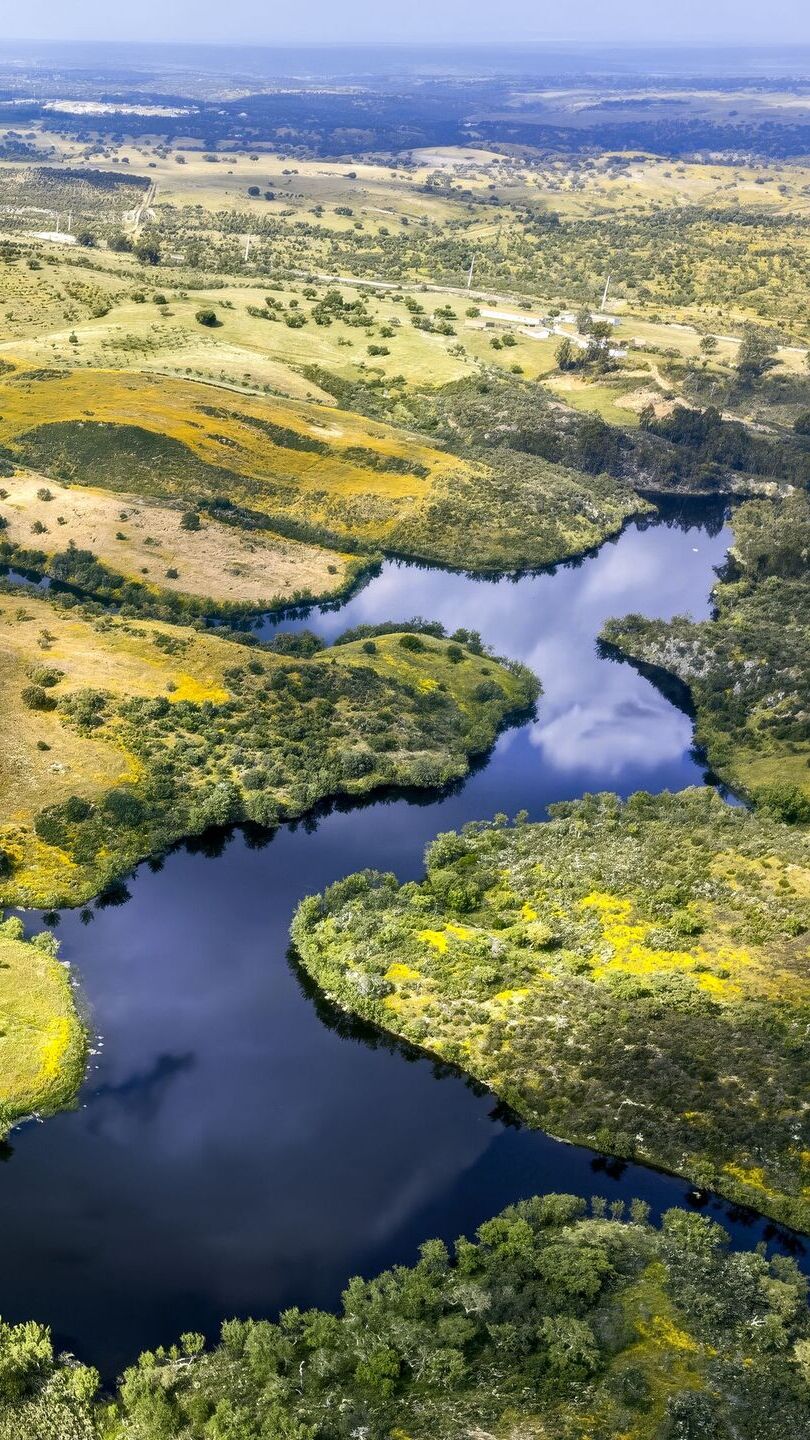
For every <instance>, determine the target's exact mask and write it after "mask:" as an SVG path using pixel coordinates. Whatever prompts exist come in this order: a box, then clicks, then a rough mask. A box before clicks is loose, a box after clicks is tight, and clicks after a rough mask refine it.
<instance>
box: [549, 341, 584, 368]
mask: <svg viewBox="0 0 810 1440" xmlns="http://www.w3.org/2000/svg"><path fill="white" fill-rule="evenodd" d="M555 359H556V361H557V369H558V370H578V369H579V367H580V365H581V364H582V361H581V360H580V357H579V353H578V351H577V349H576V347H575V346H574V343H573V341H572V340H569V338H568V336H567V335H566V336H565V337H564V338H563V339H562V340H561V341H560V343H559V345H558V346H557V351H556V355H555Z"/></svg>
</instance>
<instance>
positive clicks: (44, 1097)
mask: <svg viewBox="0 0 810 1440" xmlns="http://www.w3.org/2000/svg"><path fill="white" fill-rule="evenodd" d="M84 1061H85V1034H84V1029H83V1027H82V1025H81V1022H80V1020H79V1018H78V1015H77V1013H76V1007H75V1005H74V1001H73V992H72V990H71V984H70V978H69V972H68V970H67V969H66V967H65V966H64V965H62V964H60V962H59V961H58V960H57V958H56V946H55V942H54V941H53V939H52V937H51V936H50V935H49V934H48V933H47V932H46V933H44V934H43V935H41V936H37V937H35V938H34V940H32V941H31V940H29V941H26V940H24V939H23V938H22V926H21V924H20V922H19V921H18V920H7V921H5V922H3V923H0V1137H2V1136H3V1135H4V1134H6V1133H7V1132H8V1130H9V1129H10V1128H11V1127H12V1125H14V1124H16V1123H17V1122H18V1121H19V1120H21V1119H23V1118H24V1117H26V1116H28V1115H31V1114H34V1113H40V1114H48V1115H49V1114H52V1113H53V1112H54V1111H56V1110H60V1109H63V1108H64V1107H65V1106H67V1105H70V1104H71V1102H72V1101H73V1099H74V1097H75V1095H76V1091H77V1090H78V1087H79V1085H80V1083H81V1080H82V1076H83V1073H84Z"/></svg>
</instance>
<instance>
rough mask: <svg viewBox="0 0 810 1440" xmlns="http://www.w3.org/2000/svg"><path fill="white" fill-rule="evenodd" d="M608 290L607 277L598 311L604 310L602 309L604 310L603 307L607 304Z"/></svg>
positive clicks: (608, 281) (608, 282)
mask: <svg viewBox="0 0 810 1440" xmlns="http://www.w3.org/2000/svg"><path fill="white" fill-rule="evenodd" d="M609 289H610V276H609V275H608V277H607V280H606V281H605V293H604V295H603V296H602V304H601V305H600V306H599V309H600V310H604V308H605V306H606V304H607V297H608V290H609Z"/></svg>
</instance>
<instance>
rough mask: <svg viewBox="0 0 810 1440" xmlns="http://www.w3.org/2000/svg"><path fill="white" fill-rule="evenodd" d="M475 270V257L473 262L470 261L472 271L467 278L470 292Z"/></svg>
mask: <svg viewBox="0 0 810 1440" xmlns="http://www.w3.org/2000/svg"><path fill="white" fill-rule="evenodd" d="M474 268H475V256H474V255H473V257H472V260H471V261H470V271H469V274H468V276H467V289H468V290H469V288H470V286H471V285H472V277H473V270H474Z"/></svg>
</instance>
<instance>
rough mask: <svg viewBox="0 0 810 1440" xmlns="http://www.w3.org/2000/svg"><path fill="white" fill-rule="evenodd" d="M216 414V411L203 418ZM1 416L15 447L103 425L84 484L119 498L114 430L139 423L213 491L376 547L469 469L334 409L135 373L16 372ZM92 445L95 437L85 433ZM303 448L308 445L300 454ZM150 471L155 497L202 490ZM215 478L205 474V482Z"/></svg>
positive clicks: (123, 461) (123, 455)
mask: <svg viewBox="0 0 810 1440" xmlns="http://www.w3.org/2000/svg"><path fill="white" fill-rule="evenodd" d="M212 410H213V411H215V412H216V413H214V414H211V413H206V412H210V411H212ZM0 416H1V417H2V418H0V443H11V444H13V443H14V442H15V441H17V442H19V441H20V440H21V437H24V436H25V435H26V433H27V432H29V431H37V432H38V435H39V438H43V437H44V439H45V441H46V442H47V434H48V432H47V427H48V426H49V425H50V424H51V423H52V422H54V421H59V422H62V423H64V422H70V423H73V424H74V425H88V424H90V423H91V422H92V424H93V425H101V424H103V425H105V426H109V427H110V429H109V430H108V431H107V432H106V433H104V435H103V437H101V436H100V437H99V440H100V441H101V440H102V439H103V443H99V445H98V446H97V449H96V452H95V454H96V464H95V468H96V470H97V472H98V473H97V474H96V475H94V476H92V477H88V479H90V478H92V479H95V480H101V482H102V483H104V479H105V477H106V475H109V476H110V480H109V483H110V487H111V488H113V489H116V490H125V491H126V490H131V488H132V481H131V479H130V483H129V484H128V483H127V479H128V473H127V472H128V469H131V467H132V459H131V456H130V455H129V453H128V451H127V449H126V444H127V441H126V438H125V439H124V440H123V441H122V446H121V447H119V449H118V452H117V451H116V434H115V429H114V428H113V427H118V426H122V427H135V430H136V432H137V431H139V432H146V434H147V436H148V435H151V436H154V437H155V443H157V444H160V443H161V442H162V441H169V442H176V443H178V444H180V445H182V446H184V447H185V448H186V449H187V450H188V452H189V453H190V455H191V456H192V457H193V458H194V459H195V460H197V461H203V462H205V464H206V465H208V466H213V467H216V469H217V470H221V471H224V472H225V473H224V474H223V475H222V477H221V480H217V484H218V486H219V493H225V494H227V495H229V497H230V498H232V499H236V500H242V501H243V502H245V503H248V504H249V505H250V506H251V508H255V509H258V510H261V511H264V512H265V513H266V514H268V515H271V516H272V515H273V514H277V513H282V514H284V515H290V514H293V515H295V516H296V517H297V518H299V519H301V520H303V521H305V522H306V523H307V524H309V525H316V526H318V527H325V528H327V529H328V530H330V531H337V532H338V533H343V532H345V533H346V534H347V535H349V534H351V536H353V537H354V538H355V539H360V540H361V541H363V542H365V543H366V544H368V545H369V546H370V547H375V546H377V545H379V544H381V543H382V542H383V541H384V540H385V537H386V535H387V534H388V533H389V532H390V531H391V530H392V529H393V528H394V527H395V525H396V524H397V523H398V522H399V521H401V520H402V519H403V517H404V516H406V515H407V514H409V513H410V512H411V511H412V510H413V509H414V507H416V506H418V505H419V503H420V502H421V501H422V500H424V499H425V498H426V497H427V496H428V495H429V494H430V493H431V492H432V490H433V488H434V486H435V485H436V484H438V483H441V481H442V480H444V479H445V478H446V477H447V476H448V475H452V474H454V473H459V472H465V471H468V470H469V466H467V465H466V464H465V462H463V461H460V460H458V459H457V458H456V457H455V456H452V455H448V454H445V453H444V452H442V451H441V450H438V449H436V448H435V447H433V446H431V445H429V444H427V443H426V442H425V441H424V440H422V439H420V438H419V437H413V436H410V435H408V434H407V433H405V432H401V431H400V432H398V431H396V430H394V429H392V427H390V426H387V425H383V424H378V423H376V422H374V421H370V420H365V419H363V418H362V417H360V416H358V415H355V414H350V413H348V412H345V411H341V410H338V409H336V408H335V407H326V406H321V405H316V404H310V403H306V402H296V401H291V400H283V399H278V398H273V399H266V400H265V399H259V398H256V397H250V396H244V395H237V394H235V393H234V392H233V391H230V390H224V389H217V388H216V387H213V386H202V385H198V384H195V383H194V382H193V381H189V380H180V379H177V380H175V379H168V378H164V377H158V376H155V375H150V374H143V373H135V372H125V371H114V370H85V371H74V372H71V373H69V374H59V373H57V374H56V375H55V377H54V378H50V377H47V378H39V379H32V380H30V381H28V380H26V378H25V373H24V370H23V369H18V370H17V371H16V372H15V373H14V374H12V375H11V376H7V377H5V383H0ZM267 425H270V426H277V427H281V428H282V430H284V431H287V432H291V433H292V435H294V436H296V437H300V438H299V439H295V440H290V441H287V440H286V439H285V437H284V436H282V437H281V438H280V439H279V437H278V436H276V437H275V438H274V436H273V434H272V433H269V434H268V432H267V430H266V429H265V428H263V427H264V426H267ZM57 433H58V432H57ZM129 433H131V431H130V432H129ZM88 438H89V439H90V440H91V441H95V437H94V433H93V432H92V431H91V432H90V434H89V437H88ZM312 442H317V443H319V444H320V445H324V444H325V445H326V446H327V447H328V449H327V451H326V452H325V453H318V452H317V451H313V449H312V448H311V447H312ZM308 443H309V445H310V448H300V447H301V446H303V447H306V446H307V444H308ZM352 448H359V449H360V450H363V451H365V452H367V453H369V452H370V454H371V456H372V457H376V459H375V460H374V463H373V464H370V463H367V462H366V461H365V460H364V458H363V457H360V459H358V458H356V457H353V456H352V455H350V454H347V453H346V452H347V451H350V450H351V449H352ZM387 461H388V462H393V464H394V465H396V464H397V462H400V463H402V462H406V463H408V464H415V465H417V466H419V467H421V469H422V470H423V471H424V472H425V473H424V474H422V473H419V474H414V473H407V472H406V473H400V472H399V471H397V470H396V469H391V468H386V462H387ZM146 475H147V480H146V483H147V487H148V488H149V490H150V492H151V493H156V494H160V493H161V490H162V491H163V493H164V494H165V493H167V492H168V493H180V494H186V495H194V494H195V493H197V492H198V491H199V488H200V485H199V482H198V481H197V480H195V478H194V477H193V476H192V475H190V476H189V478H188V480H187V481H186V480H184V478H183V477H182V476H180V477H179V478H178V476H177V475H176V474H175V475H172V476H171V477H170V478H169V477H168V476H167V474H166V473H164V471H163V467H162V466H161V465H157V464H154V463H151V464H150V465H149V466H148V467H147V471H146ZM71 478H72V477H71ZM75 478H76V479H78V480H81V479H82V475H81V474H77V475H76V477H75ZM214 478H216V477H213V478H211V477H210V475H209V485H210V484H213V483H214ZM240 478H241V479H242V480H243V481H244V485H243V487H242V488H241V489H240V485H239V482H240Z"/></svg>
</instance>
